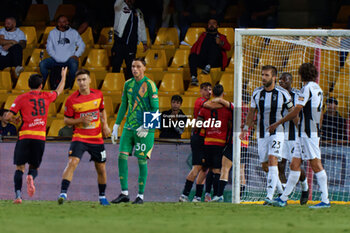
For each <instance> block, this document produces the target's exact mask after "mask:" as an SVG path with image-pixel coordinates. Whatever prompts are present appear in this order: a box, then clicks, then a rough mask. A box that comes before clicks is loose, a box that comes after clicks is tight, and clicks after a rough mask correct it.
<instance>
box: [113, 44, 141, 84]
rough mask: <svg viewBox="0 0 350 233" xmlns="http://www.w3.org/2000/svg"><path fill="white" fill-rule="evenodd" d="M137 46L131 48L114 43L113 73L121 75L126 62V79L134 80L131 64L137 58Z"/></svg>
mask: <svg viewBox="0 0 350 233" xmlns="http://www.w3.org/2000/svg"><path fill="white" fill-rule="evenodd" d="M136 50H137V46H130V45H126V44H120V43H116V42H114V44H113V47H112V72H113V73H119V72H120V68H121V66H122V64H123V60H125V64H126V77H125V78H126V79H129V78H132V72H131V64H132V61H133V60H134V59H135V57H136Z"/></svg>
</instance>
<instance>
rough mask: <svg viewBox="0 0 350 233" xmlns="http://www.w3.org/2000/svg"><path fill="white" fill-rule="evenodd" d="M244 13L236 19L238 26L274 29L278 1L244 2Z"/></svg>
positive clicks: (251, 0) (249, 0)
mask: <svg viewBox="0 0 350 233" xmlns="http://www.w3.org/2000/svg"><path fill="white" fill-rule="evenodd" d="M243 5H244V8H245V11H244V12H243V14H242V16H241V17H240V18H239V19H238V26H239V27H241V28H245V27H260V28H275V27H276V26H277V9H278V0H244V1H243Z"/></svg>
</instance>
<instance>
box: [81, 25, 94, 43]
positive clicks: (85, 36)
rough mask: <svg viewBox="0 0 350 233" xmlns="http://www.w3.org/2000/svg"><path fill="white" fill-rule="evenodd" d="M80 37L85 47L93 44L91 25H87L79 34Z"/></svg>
mask: <svg viewBox="0 0 350 233" xmlns="http://www.w3.org/2000/svg"><path fill="white" fill-rule="evenodd" d="M81 38H82V39H83V41H84V43H85V46H86V47H88V48H90V47H93V46H94V37H93V35H92V29H91V27H88V28H87V29H86V31H85V32H84V33H83V34H81Z"/></svg>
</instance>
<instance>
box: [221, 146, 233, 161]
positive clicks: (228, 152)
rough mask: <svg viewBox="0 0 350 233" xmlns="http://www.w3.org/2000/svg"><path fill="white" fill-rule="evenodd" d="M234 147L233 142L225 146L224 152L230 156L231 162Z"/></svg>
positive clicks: (226, 155) (227, 156)
mask: <svg viewBox="0 0 350 233" xmlns="http://www.w3.org/2000/svg"><path fill="white" fill-rule="evenodd" d="M232 147H233V145H232V144H227V145H226V146H225V149H224V152H223V155H224V156H225V157H226V158H228V159H229V160H231V162H232V154H233V153H232Z"/></svg>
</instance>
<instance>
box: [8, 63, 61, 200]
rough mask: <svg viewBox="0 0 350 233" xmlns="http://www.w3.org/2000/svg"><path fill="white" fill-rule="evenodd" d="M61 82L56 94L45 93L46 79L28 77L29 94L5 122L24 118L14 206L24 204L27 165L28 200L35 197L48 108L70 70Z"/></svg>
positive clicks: (16, 156)
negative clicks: (22, 192)
mask: <svg viewBox="0 0 350 233" xmlns="http://www.w3.org/2000/svg"><path fill="white" fill-rule="evenodd" d="M61 75H62V79H61V81H60V83H59V85H58V87H57V89H56V90H55V91H51V92H43V91H41V90H42V87H43V85H44V83H43V80H44V79H43V77H42V76H41V75H39V74H33V75H31V76H30V77H29V80H28V85H29V88H30V89H31V90H30V91H29V92H27V93H25V94H22V95H19V96H17V98H16V99H15V101H14V103H13V104H12V106H11V108H10V111H9V112H8V113H7V114H6V116H5V119H6V120H10V121H12V122H18V121H19V118H15V115H16V114H17V113H18V112H20V114H21V116H22V121H23V122H22V125H21V127H20V129H19V134H18V135H19V138H18V141H17V143H16V147H15V152H14V159H13V161H14V164H15V165H16V171H15V175H14V183H15V193H16V198H15V200H14V202H13V203H15V204H21V203H22V197H21V189H22V179H23V178H22V177H23V173H24V169H25V164H26V163H28V165H29V171H28V175H27V177H26V181H27V192H28V196H30V197H32V196H33V195H34V193H35V185H34V179H35V177H36V176H37V175H38V169H39V167H40V164H41V160H42V157H43V154H44V149H45V139H46V122H47V113H48V110H49V105H50V103H51V102H53V101H55V100H56V98H57V96H59V95H60V94H61V93H62V91H63V88H64V85H65V82H66V75H67V67H66V68H62V71H61Z"/></svg>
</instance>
